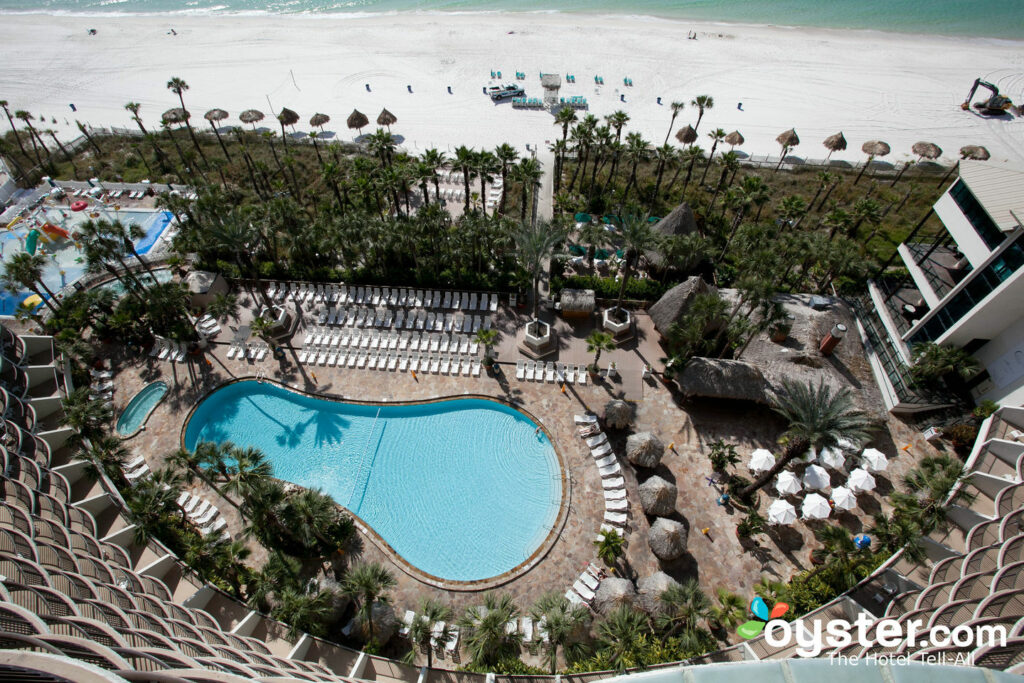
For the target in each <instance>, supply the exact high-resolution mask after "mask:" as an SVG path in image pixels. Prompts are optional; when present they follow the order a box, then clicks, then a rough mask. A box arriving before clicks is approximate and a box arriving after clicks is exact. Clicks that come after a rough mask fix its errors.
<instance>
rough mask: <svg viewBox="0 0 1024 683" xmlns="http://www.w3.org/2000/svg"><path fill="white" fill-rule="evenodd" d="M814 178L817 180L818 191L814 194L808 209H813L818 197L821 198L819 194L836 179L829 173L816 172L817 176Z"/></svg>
mask: <svg viewBox="0 0 1024 683" xmlns="http://www.w3.org/2000/svg"><path fill="white" fill-rule="evenodd" d="M816 178H817V180H818V189H817V191H816V192H815V193H814V198H813V199H811V203H810V205H809V208H810V209H813V208H814V204H815V203H816V202H817V201H818V197H820V196H821V193H822V192H823V191H824V190H825V188H826V187H828V186H830V185H831V184H832V181H833V180H835V179H836V176H835V174H833V173H830V172H829V171H818V175H817V176H816Z"/></svg>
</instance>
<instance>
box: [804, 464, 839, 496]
mask: <svg viewBox="0 0 1024 683" xmlns="http://www.w3.org/2000/svg"><path fill="white" fill-rule="evenodd" d="M831 485H832V481H831V480H830V479H829V476H828V472H827V471H826V470H825V468H824V467H822V466H820V465H811V466H810V467H808V468H807V469H806V470H804V487H805V488H808V489H817V490H819V491H821V490H824V489H827V488H828V487H829V486H831Z"/></svg>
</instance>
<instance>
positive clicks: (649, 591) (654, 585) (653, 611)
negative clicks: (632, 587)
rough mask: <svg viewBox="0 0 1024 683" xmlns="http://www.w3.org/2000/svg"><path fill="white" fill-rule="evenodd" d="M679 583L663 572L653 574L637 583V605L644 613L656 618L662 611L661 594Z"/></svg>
mask: <svg viewBox="0 0 1024 683" xmlns="http://www.w3.org/2000/svg"><path fill="white" fill-rule="evenodd" d="M678 585H679V582H678V581H676V580H675V579H673V578H672V577H671V576H669V575H668V574H666V573H665V572H655V573H653V574H651V575H650V576H645V577H644V578H642V579H640V581H638V582H637V603H638V604H639V606H640V609H642V610H643V611H644V612H647V613H648V614H649V615H651V616H652V617H653V616H656V615H658V614H659V613H661V611H662V609H664V603H662V601H661V594H662V593H664V592H665V591H667V590H668V589H669V588H671V587H672V586H678Z"/></svg>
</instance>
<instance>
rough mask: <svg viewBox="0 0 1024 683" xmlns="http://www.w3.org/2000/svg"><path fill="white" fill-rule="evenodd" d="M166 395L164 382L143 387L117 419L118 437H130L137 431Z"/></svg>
mask: <svg viewBox="0 0 1024 683" xmlns="http://www.w3.org/2000/svg"><path fill="white" fill-rule="evenodd" d="M166 393H167V383H166V382H153V383H152V384H147V385H146V386H145V387H143V389H142V391H140V392H139V393H137V394H135V396H133V397H132V400H131V401H129V402H128V405H127V406H125V409H124V411H123V412H122V413H121V417H119V418H117V433H118V434H119V435H120V436H131V435H132V434H134V433H135V432H137V431H139V429H140V428H141V427H142V425H143V424H145V423H146V418H148V417H149V414H150V412H152V410H153V408H155V407H156V404H157V403H159V402H160V399H162V398H163V397H164V394H166Z"/></svg>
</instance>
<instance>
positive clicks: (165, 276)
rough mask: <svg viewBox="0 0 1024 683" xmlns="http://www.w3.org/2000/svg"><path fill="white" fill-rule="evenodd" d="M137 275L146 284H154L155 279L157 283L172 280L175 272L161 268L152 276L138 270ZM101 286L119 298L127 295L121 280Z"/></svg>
mask: <svg viewBox="0 0 1024 683" xmlns="http://www.w3.org/2000/svg"><path fill="white" fill-rule="evenodd" d="M136 276H137V277H138V278H139V280H140V281H141V282H142V284H144V285H149V284H152V283H153V281H154V280H155V281H156V283H157V284H163V283H165V282H170V281H171V280H172V279H173V278H174V273H172V272H171V271H170V269H169V268H161V269H160V270H154V271H153V276H152V277H150V276H149V273H145V272H138V273H136ZM99 286H100V287H101V288H102V289H109V290H110V291H112V292H113V293H114V296H116V297H117V298H119V299H120V298H121V297H122V296H124V295H125V289H124V284H122V282H121V281H120V280H111V281H109V282H104V283H103V284H102V285H99Z"/></svg>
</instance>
